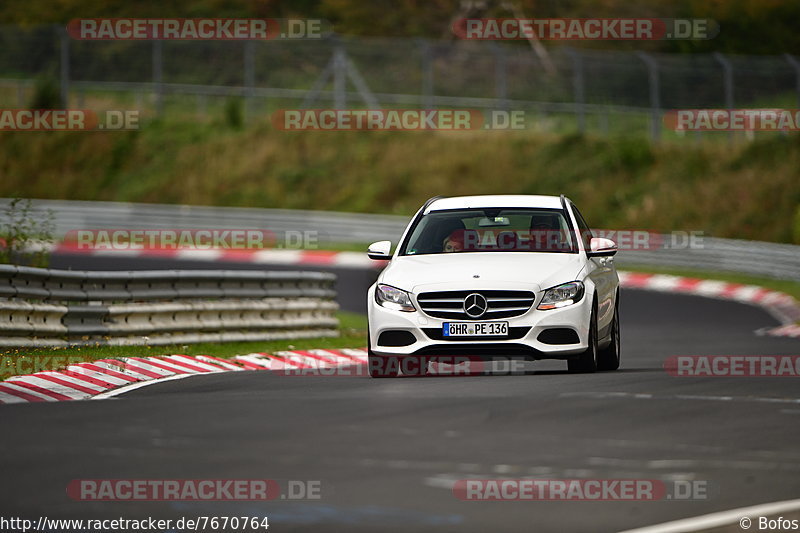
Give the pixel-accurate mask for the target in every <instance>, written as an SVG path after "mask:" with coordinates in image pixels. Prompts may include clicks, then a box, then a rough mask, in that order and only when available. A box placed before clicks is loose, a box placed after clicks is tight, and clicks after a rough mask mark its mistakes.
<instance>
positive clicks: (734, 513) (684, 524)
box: [620, 499, 800, 533]
mask: <svg viewBox="0 0 800 533" xmlns="http://www.w3.org/2000/svg"><path fill="white" fill-rule="evenodd" d="M798 509H800V499H798V500H786V501H782V502H772V503H765V504H761V505H753V506H750V507H740V508H738V509H731V510H729V511H721V512H718V513H711V514H707V515H702V516H696V517H693V518H686V519H683V520H675V521H673V522H665V523H663V524H656V525H653V526H646V527H641V528H637V529H628V530H626V531H622V532H620V533H684V532H691V531H701V530H704V529H712V528H718V527H722V526H727V525H732V524H736V523H737V522H738V521H739V520H741V519H742V518H743V517H747V518H749V519H750V520H751V521H752V520H753V517H755V519H756V520H757V519H758V517H759V516H770V515H775V514H778V513H785V512H788V511H795V510H798ZM753 525H755V526H756V527H755V528H753V530H754V531H757V530H758V526H757V525H756V524H755V523H753ZM743 530H744V529H743Z"/></svg>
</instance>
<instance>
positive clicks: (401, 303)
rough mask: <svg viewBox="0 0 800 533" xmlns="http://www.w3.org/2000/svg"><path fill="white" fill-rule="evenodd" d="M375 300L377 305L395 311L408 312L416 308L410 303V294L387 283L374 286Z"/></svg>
mask: <svg viewBox="0 0 800 533" xmlns="http://www.w3.org/2000/svg"><path fill="white" fill-rule="evenodd" d="M375 301H376V302H378V305H380V306H383V307H385V308H386V309H394V310H395V311H405V312H407V313H410V312H411V311H416V310H417V309H416V308H415V307H414V304H412V303H411V295H410V294H408V293H407V292H406V291H401V290H400V289H395V288H394V287H391V286H389V285H378V286H377V287H376V288H375Z"/></svg>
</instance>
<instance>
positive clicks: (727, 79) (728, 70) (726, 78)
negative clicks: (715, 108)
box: [714, 52, 733, 142]
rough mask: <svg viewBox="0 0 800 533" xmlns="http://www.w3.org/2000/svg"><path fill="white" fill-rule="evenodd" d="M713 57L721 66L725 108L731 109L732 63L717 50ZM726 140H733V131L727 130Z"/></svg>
mask: <svg viewBox="0 0 800 533" xmlns="http://www.w3.org/2000/svg"><path fill="white" fill-rule="evenodd" d="M714 59H716V60H717V62H718V63H719V64H720V65H721V66H722V80H723V83H724V87H725V109H727V110H728V111H731V110H732V109H733V65H732V64H731V62H730V60H729V59H728V58H727V57H725V56H724V55H722V54H721V53H719V52H714ZM728 142H733V132H732V131H731V132H728Z"/></svg>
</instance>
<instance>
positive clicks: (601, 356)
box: [597, 295, 620, 370]
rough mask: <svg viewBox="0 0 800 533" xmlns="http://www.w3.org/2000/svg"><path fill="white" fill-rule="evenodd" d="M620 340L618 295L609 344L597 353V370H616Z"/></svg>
mask: <svg viewBox="0 0 800 533" xmlns="http://www.w3.org/2000/svg"><path fill="white" fill-rule="evenodd" d="M619 354H620V339H619V295H617V302H616V304H615V305H614V319H613V322H612V323H611V344H609V345H608V346H606V347H605V348H602V349H601V350H599V351H598V352H597V368H598V370H616V369H618V368H619V362H620V357H619Z"/></svg>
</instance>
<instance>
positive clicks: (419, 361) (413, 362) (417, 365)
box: [403, 357, 428, 377]
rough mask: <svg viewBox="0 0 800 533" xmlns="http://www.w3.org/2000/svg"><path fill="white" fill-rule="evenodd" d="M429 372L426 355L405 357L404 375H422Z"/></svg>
mask: <svg viewBox="0 0 800 533" xmlns="http://www.w3.org/2000/svg"><path fill="white" fill-rule="evenodd" d="M427 373H428V359H427V358H426V357H406V358H404V359H403V375H404V376H417V377H422V376H425V375H426V374H427Z"/></svg>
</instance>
